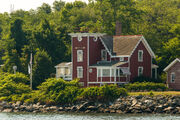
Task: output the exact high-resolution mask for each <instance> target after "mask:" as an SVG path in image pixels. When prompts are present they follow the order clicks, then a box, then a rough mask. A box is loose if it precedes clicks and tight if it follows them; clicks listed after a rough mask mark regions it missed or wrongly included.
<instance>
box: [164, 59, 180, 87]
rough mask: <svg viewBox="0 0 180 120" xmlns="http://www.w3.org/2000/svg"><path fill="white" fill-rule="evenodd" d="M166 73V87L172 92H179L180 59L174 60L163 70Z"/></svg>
mask: <svg viewBox="0 0 180 120" xmlns="http://www.w3.org/2000/svg"><path fill="white" fill-rule="evenodd" d="M164 71H165V72H167V81H166V83H167V86H168V87H169V88H171V89H174V90H180V58H176V59H175V60H174V61H172V62H171V63H170V64H169V65H168V66H167V67H166V68H165V69H164Z"/></svg>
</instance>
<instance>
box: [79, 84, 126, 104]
mask: <svg viewBox="0 0 180 120" xmlns="http://www.w3.org/2000/svg"><path fill="white" fill-rule="evenodd" d="M81 96H82V97H83V99H86V100H90V101H98V102H108V101H114V100H115V99H117V98H119V97H120V96H127V90H126V89H124V88H118V87H117V86H116V85H104V86H102V87H89V88H85V89H84V91H83V93H82V94H81Z"/></svg>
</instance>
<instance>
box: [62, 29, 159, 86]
mask: <svg viewBox="0 0 180 120" xmlns="http://www.w3.org/2000/svg"><path fill="white" fill-rule="evenodd" d="M116 29H117V28H116ZM120 31H121V29H119V30H118V29H117V32H116V35H115V36H108V35H106V34H103V33H71V34H69V35H70V36H71V37H72V79H75V78H79V79H80V84H81V85H82V86H83V87H88V86H101V85H103V84H125V83H128V82H129V81H131V80H133V79H134V78H135V77H137V76H141V75H143V76H146V77H152V75H153V74H154V73H153V74H152V71H155V77H157V66H156V65H153V64H152V59H153V58H155V54H154V53H153V51H152V49H151V48H150V46H149V44H148V43H147V41H146V40H145V38H144V37H143V36H142V35H119V34H120ZM59 68H61V66H59ZM153 68H154V70H153Z"/></svg>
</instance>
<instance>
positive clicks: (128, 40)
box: [113, 35, 142, 56]
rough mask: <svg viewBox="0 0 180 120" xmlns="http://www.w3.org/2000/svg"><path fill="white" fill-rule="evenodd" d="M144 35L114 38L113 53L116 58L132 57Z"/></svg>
mask: <svg viewBox="0 0 180 120" xmlns="http://www.w3.org/2000/svg"><path fill="white" fill-rule="evenodd" d="M141 38H142V35H128V36H114V40H113V52H114V53H116V56H124V55H131V53H132V51H133V49H134V48H135V46H136V45H137V43H138V42H139V40H140V39H141Z"/></svg>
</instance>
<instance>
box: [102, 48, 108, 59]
mask: <svg viewBox="0 0 180 120" xmlns="http://www.w3.org/2000/svg"><path fill="white" fill-rule="evenodd" d="M101 60H107V52H106V50H101Z"/></svg>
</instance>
